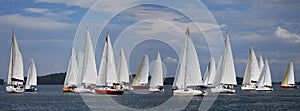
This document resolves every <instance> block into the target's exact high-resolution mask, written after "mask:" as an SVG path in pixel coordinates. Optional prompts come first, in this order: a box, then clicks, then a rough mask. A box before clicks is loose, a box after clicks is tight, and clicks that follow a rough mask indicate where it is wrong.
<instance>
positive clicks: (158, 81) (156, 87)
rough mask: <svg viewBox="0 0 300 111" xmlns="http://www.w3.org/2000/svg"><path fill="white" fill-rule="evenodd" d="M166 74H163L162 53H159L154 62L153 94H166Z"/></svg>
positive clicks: (151, 85)
mask: <svg viewBox="0 0 300 111" xmlns="http://www.w3.org/2000/svg"><path fill="white" fill-rule="evenodd" d="M163 84H164V74H163V64H162V61H161V57H160V53H159V52H158V53H157V58H156V60H155V61H154V69H153V74H152V77H151V80H150V85H149V86H150V88H149V91H151V92H164V85H163Z"/></svg>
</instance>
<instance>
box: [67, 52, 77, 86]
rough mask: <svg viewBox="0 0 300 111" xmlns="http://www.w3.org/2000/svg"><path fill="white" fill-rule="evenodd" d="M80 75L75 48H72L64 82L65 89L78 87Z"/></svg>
mask: <svg viewBox="0 0 300 111" xmlns="http://www.w3.org/2000/svg"><path fill="white" fill-rule="evenodd" d="M77 75H78V68H77V61H76V55H75V51H74V48H72V52H71V56H70V60H69V65H68V70H67V74H66V78H65V82H64V87H68V86H71V85H76V79H77V78H76V76H77Z"/></svg>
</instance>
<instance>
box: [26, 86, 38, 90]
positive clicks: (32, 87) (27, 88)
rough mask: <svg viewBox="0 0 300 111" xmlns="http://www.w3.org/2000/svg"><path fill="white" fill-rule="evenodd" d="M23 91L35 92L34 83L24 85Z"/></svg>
mask: <svg viewBox="0 0 300 111" xmlns="http://www.w3.org/2000/svg"><path fill="white" fill-rule="evenodd" d="M25 91H26V92H35V91H37V86H35V85H31V86H25Z"/></svg>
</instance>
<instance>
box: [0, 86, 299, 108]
mask: <svg viewBox="0 0 300 111" xmlns="http://www.w3.org/2000/svg"><path fill="white" fill-rule="evenodd" d="M61 87H62V86H60V85H39V86H38V89H39V91H38V92H35V93H22V94H17V93H6V92H5V86H4V85H0V110H1V111H2V110H80V111H83V110H112V111H114V110H170V111H173V110H199V107H200V103H201V102H202V101H205V100H206V99H205V98H203V97H177V96H175V97H174V96H172V93H171V91H170V86H166V91H165V92H164V93H151V94H137V93H133V92H125V93H124V94H123V95H113V96H108V95H99V94H98V95H95V94H75V93H63V92H62V91H61ZM273 87H274V91H272V92H257V91H241V90H239V89H240V86H236V89H237V93H236V94H220V95H219V96H218V97H217V98H216V100H215V101H214V103H213V104H212V106H211V107H210V109H209V110H298V111H299V110H300V89H292V90H286V89H280V88H279V85H275V86H273ZM207 97H209V96H207ZM200 109H201V108H200Z"/></svg>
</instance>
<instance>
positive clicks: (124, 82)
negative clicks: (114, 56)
mask: <svg viewBox="0 0 300 111" xmlns="http://www.w3.org/2000/svg"><path fill="white" fill-rule="evenodd" d="M117 75H118V78H119V83H120V85H121V86H122V89H123V90H133V88H132V87H131V86H130V84H129V70H128V65H127V61H126V57H125V53H124V50H123V48H121V50H120V55H119V59H118V65H117Z"/></svg>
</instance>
